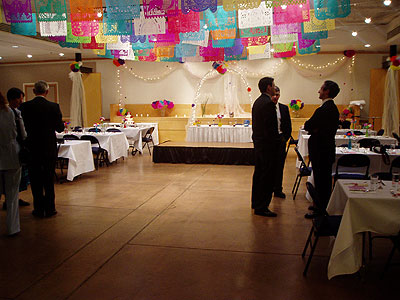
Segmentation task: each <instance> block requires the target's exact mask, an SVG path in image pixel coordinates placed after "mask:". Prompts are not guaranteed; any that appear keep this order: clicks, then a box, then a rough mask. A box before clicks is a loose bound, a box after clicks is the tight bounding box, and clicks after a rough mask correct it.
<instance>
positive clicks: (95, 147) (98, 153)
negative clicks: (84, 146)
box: [81, 135, 109, 170]
mask: <svg viewBox="0 0 400 300" xmlns="http://www.w3.org/2000/svg"><path fill="white" fill-rule="evenodd" d="M81 140H86V141H90V144H91V145H92V152H93V154H94V165H95V166H96V170H97V169H98V168H99V165H100V166H102V165H103V163H105V164H106V166H107V167H108V165H109V161H108V152H107V150H106V149H104V148H101V146H100V142H99V140H98V139H97V138H96V137H95V136H92V135H82V136H81Z"/></svg>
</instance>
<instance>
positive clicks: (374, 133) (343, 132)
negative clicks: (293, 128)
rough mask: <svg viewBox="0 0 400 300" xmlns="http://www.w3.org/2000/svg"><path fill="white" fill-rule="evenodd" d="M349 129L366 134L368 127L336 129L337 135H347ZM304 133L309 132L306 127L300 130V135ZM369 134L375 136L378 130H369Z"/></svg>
mask: <svg viewBox="0 0 400 300" xmlns="http://www.w3.org/2000/svg"><path fill="white" fill-rule="evenodd" d="M349 131H361V132H362V133H364V134H365V132H366V131H367V130H366V129H338V130H337V131H336V135H345V134H346V133H347V132H349ZM303 134H308V132H307V131H305V130H304V129H300V130H299V136H300V135H303ZM368 134H369V135H371V136H375V135H376V131H375V130H368Z"/></svg>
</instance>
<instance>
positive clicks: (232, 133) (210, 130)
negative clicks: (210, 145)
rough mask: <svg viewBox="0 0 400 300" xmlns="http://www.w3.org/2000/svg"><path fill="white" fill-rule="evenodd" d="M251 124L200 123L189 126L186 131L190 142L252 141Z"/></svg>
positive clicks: (187, 139)
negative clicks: (218, 124) (220, 124)
mask: <svg viewBox="0 0 400 300" xmlns="http://www.w3.org/2000/svg"><path fill="white" fill-rule="evenodd" d="M251 135H252V129H251V125H249V126H247V127H246V126H243V125H235V126H233V125H222V126H217V125H200V126H189V127H188V128H187V132H186V141H188V142H221V143H252V142H253V140H252V138H251Z"/></svg>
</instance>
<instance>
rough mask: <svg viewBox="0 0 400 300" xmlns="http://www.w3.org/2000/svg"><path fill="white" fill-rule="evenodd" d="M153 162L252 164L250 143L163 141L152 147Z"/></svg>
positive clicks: (252, 154) (252, 150) (252, 156)
mask: <svg viewBox="0 0 400 300" xmlns="http://www.w3.org/2000/svg"><path fill="white" fill-rule="evenodd" d="M153 162H154V163H174V164H213V165H254V148H253V144H252V143H194V142H164V143H161V144H159V145H157V146H154V148H153Z"/></svg>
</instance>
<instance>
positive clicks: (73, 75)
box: [69, 72, 86, 127]
mask: <svg viewBox="0 0 400 300" xmlns="http://www.w3.org/2000/svg"><path fill="white" fill-rule="evenodd" d="M69 78H70V79H71V80H72V91H71V108H70V118H71V120H70V122H71V126H74V127H75V126H81V127H84V125H85V123H86V111H85V109H86V99H85V88H84V86H83V81H82V73H81V72H70V73H69Z"/></svg>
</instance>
